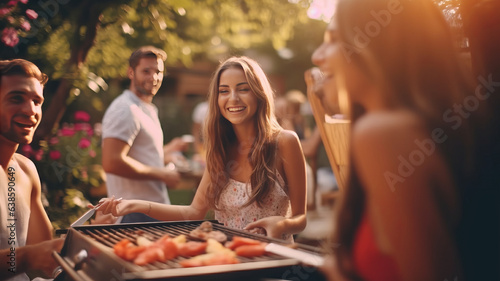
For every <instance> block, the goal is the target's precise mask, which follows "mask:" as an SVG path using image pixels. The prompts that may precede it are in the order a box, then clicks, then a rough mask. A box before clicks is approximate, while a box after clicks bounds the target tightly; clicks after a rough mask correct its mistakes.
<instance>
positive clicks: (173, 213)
mask: <svg viewBox="0 0 500 281" xmlns="http://www.w3.org/2000/svg"><path fill="white" fill-rule="evenodd" d="M209 182H210V176H209V175H208V172H207V170H206V169H205V172H204V173H203V177H202V179H201V182H200V185H199V186H198V189H197V190H196V194H195V196H194V199H193V202H192V203H191V205H189V206H181V205H165V204H161V203H156V202H150V201H144V200H115V199H114V198H112V199H106V200H105V201H104V203H102V205H101V206H100V207H99V210H100V211H102V212H103V214H109V213H112V214H113V215H114V216H124V215H127V214H130V213H143V214H146V215H148V216H150V217H152V218H155V219H157V220H163V221H181V220H201V219H203V218H204V217H205V215H206V213H207V211H208V209H209V208H208V204H207V196H206V190H207V188H208V183H209Z"/></svg>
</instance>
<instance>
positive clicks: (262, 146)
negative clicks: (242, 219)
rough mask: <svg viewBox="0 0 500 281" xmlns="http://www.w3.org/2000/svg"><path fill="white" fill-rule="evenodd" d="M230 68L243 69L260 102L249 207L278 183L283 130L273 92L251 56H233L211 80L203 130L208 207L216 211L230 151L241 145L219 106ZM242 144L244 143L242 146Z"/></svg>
mask: <svg viewBox="0 0 500 281" xmlns="http://www.w3.org/2000/svg"><path fill="white" fill-rule="evenodd" d="M230 68H237V69H241V70H243V72H244V73H245V77H246V79H247V82H248V84H249V86H250V89H251V90H252V92H253V93H254V94H255V96H256V97H257V100H258V108H257V112H256V113H255V127H256V131H257V135H256V138H255V140H254V142H253V143H252V146H251V149H250V152H249V155H248V161H249V162H250V165H251V167H252V169H253V170H252V174H251V176H250V183H251V186H252V194H251V195H250V198H249V200H248V202H247V203H246V205H248V204H251V203H253V202H257V204H258V205H259V206H261V205H260V202H261V201H262V199H263V198H264V197H265V196H266V195H267V193H268V191H269V187H271V186H273V185H275V184H276V180H277V177H276V165H277V162H276V158H277V157H276V153H277V145H276V139H277V138H276V136H277V134H278V133H279V132H280V131H281V127H280V126H279V124H278V122H277V121H276V117H275V115H274V92H273V90H272V88H271V85H270V83H269V81H268V79H267V77H266V75H265V74H264V71H263V70H262V68H261V67H260V66H259V64H258V63H257V62H256V61H254V60H252V59H250V58H248V57H231V58H229V59H227V60H226V61H224V62H222V63H221V64H220V65H219V67H218V69H217V70H216V71H215V74H214V76H213V78H212V81H211V84H210V89H209V94H208V104H209V105H208V114H207V119H206V121H205V125H204V126H203V127H204V139H205V149H206V152H207V154H206V159H207V169H208V173H209V175H210V185H209V187H208V192H207V195H208V196H210V199H213V200H208V204H209V205H210V207H212V208H215V209H217V207H218V205H219V200H220V196H221V193H222V191H223V189H224V187H225V186H226V185H227V183H228V181H229V171H230V169H232V168H233V167H232V163H231V162H230V159H229V155H228V154H229V153H228V150H229V148H230V147H234V145H238V143H237V140H236V135H235V133H234V130H233V126H232V124H231V123H230V122H229V121H228V120H227V119H226V118H224V117H223V116H222V114H221V112H220V110H219V105H218V96H219V81H220V76H221V74H222V72H224V71H225V70H227V69H230ZM240 145H241V144H240Z"/></svg>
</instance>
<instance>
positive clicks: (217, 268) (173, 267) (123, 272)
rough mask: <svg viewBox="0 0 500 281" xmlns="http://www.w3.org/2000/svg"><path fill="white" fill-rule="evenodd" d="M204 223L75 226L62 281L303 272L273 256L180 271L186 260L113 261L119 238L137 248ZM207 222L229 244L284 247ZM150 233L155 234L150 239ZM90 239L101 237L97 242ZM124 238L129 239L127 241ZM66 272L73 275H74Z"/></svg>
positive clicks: (62, 257)
mask: <svg viewBox="0 0 500 281" xmlns="http://www.w3.org/2000/svg"><path fill="white" fill-rule="evenodd" d="M202 222H204V220H201V221H175V222H151V223H129V224H118V225H90V226H77V227H73V228H71V229H69V231H68V234H67V236H66V240H65V243H64V246H63V249H62V251H61V255H57V254H56V256H55V257H56V259H57V260H58V262H59V263H60V264H61V265H62V266H63V268H65V273H66V275H67V276H65V278H66V280H68V279H69V280H82V281H88V280H140V279H148V280H153V279H157V280H158V279H169V280H225V278H227V280H235V279H238V280H255V278H256V277H257V276H259V277H263V276H265V277H281V276H283V273H284V271H286V270H287V269H290V267H294V266H302V265H300V262H299V261H298V260H296V259H292V258H286V257H283V256H279V255H275V254H266V256H263V257H256V258H251V259H249V258H242V257H238V259H239V260H240V261H241V263H238V264H230V265H213V266H201V267H192V268H183V267H181V266H180V265H179V264H178V262H179V261H180V260H183V259H186V257H177V258H175V259H173V260H171V261H167V262H166V263H160V262H156V263H153V264H151V265H146V266H138V265H135V264H133V263H131V262H128V261H125V260H122V259H121V258H119V257H118V256H116V255H115V253H114V252H113V249H112V246H113V245H114V244H116V242H117V241H119V240H121V239H123V238H129V239H130V240H131V241H133V242H135V239H134V236H137V235H143V236H145V237H147V238H150V240H152V241H155V240H157V238H159V237H161V236H162V235H164V234H169V235H171V236H172V237H175V236H177V235H180V234H185V235H187V234H188V233H189V232H190V231H191V230H192V229H194V228H196V227H197V226H199V225H200V224H201V223H202ZM210 222H212V224H213V228H214V230H220V231H222V232H224V233H225V234H226V235H227V236H228V240H231V239H232V237H233V236H236V235H238V236H242V237H247V238H251V239H255V240H259V241H261V242H266V243H271V242H272V243H276V244H282V245H286V244H287V243H286V242H285V241H283V240H278V239H272V238H269V237H265V236H262V235H255V234H251V233H248V232H245V231H241V230H236V229H232V228H228V227H225V226H223V225H221V224H219V223H218V222H217V221H210ZM137 231H140V232H143V234H134V232H137ZM153 231H154V232H157V233H154V234H151V232H153ZM92 233H99V234H100V236H99V235H97V236H96V235H94V234H92ZM106 235H108V236H109V240H106V239H108V236H106ZM127 235H128V237H125V236H127ZM188 239H189V238H188ZM99 240H100V241H99ZM106 244H107V245H106ZM294 246H296V248H298V250H302V251H306V252H309V253H314V254H319V253H320V252H321V251H320V249H318V248H316V247H311V246H308V245H302V244H294ZM82 250H85V251H86V252H87V255H88V256H87V257H86V258H85V261H84V262H83V263H81V264H79V263H78V261H75V257H78V256H79V255H80V252H81V251H82ZM75 264H76V267H75ZM68 267H69V268H71V269H74V271H73V270H71V269H69V268H68ZM72 271H73V272H72ZM308 271H309V272H311V271H312V270H311V269H309V270H308ZM249 278H250V279H249Z"/></svg>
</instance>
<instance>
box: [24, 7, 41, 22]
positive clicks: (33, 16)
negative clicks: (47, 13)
mask: <svg viewBox="0 0 500 281" xmlns="http://www.w3.org/2000/svg"><path fill="white" fill-rule="evenodd" d="M26 15H27V16H28V18H29V19H30V20H34V19H36V18H38V14H37V13H36V12H35V11H33V10H32V9H27V10H26Z"/></svg>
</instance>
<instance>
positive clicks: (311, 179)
mask: <svg viewBox="0 0 500 281" xmlns="http://www.w3.org/2000/svg"><path fill="white" fill-rule="evenodd" d="M275 108H276V118H277V120H278V122H279V123H280V125H281V126H282V127H283V128H284V129H287V130H292V131H295V132H296V133H297V136H298V137H299V139H300V143H301V145H302V151H303V152H304V156H305V157H306V159H307V166H306V168H307V205H308V208H309V209H315V208H316V207H317V206H318V205H321V195H322V194H324V193H327V192H330V191H333V190H335V189H337V188H338V187H337V185H336V181H335V176H334V175H333V171H332V168H331V167H330V163H329V161H328V158H327V156H326V151H325V149H324V147H323V145H322V142H321V135H320V132H319V128H318V127H316V125H315V124H314V120H313V117H312V111H311V106H310V105H309V102H308V101H307V98H306V96H305V95H304V93H302V92H301V91H299V90H290V91H288V92H286V94H285V95H284V96H278V97H276V101H275Z"/></svg>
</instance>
